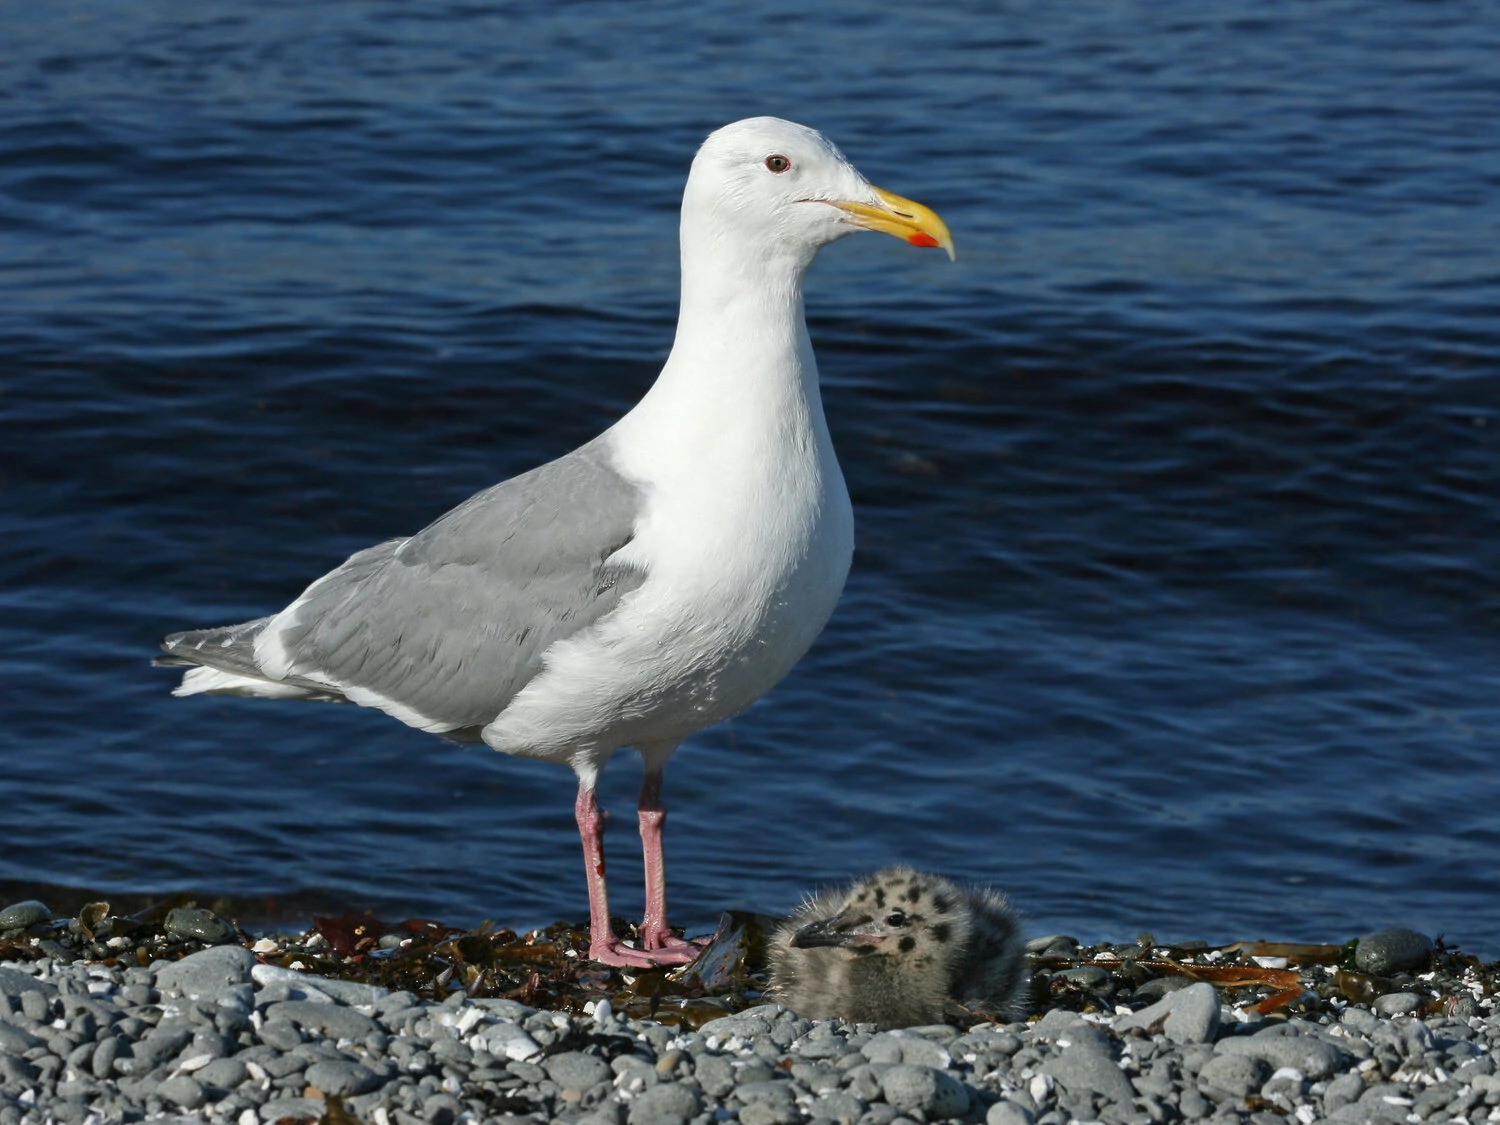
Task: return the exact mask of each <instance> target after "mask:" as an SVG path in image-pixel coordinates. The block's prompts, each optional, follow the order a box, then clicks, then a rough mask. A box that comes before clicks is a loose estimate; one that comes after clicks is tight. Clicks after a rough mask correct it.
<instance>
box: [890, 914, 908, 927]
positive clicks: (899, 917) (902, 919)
mask: <svg viewBox="0 0 1500 1125" xmlns="http://www.w3.org/2000/svg"><path fill="white" fill-rule="evenodd" d="M885 924H886V925H887V926H896V927H901V926H904V925H906V915H905V914H903V913H902V912H901V911H899V910H892V911H891V912H890V913H889V914H887V915H886V916H885Z"/></svg>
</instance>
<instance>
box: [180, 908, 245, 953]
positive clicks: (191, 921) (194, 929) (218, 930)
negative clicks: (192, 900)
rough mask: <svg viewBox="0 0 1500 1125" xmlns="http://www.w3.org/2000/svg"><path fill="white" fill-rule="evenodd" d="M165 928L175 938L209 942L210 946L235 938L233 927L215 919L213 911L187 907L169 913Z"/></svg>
mask: <svg viewBox="0 0 1500 1125" xmlns="http://www.w3.org/2000/svg"><path fill="white" fill-rule="evenodd" d="M165 928H166V931H167V933H169V934H171V935H172V936H173V937H175V938H182V939H183V940H186V941H202V942H207V943H208V944H209V945H217V944H218V943H219V942H222V941H228V940H229V939H230V938H232V937H234V929H233V927H231V926H230V925H229V923H228V922H224V921H222V920H220V919H219V918H217V917H215V915H214V913H213V911H211V910H195V909H192V908H190V907H185V906H179V907H178V908H177V909H176V910H172V911H169V912H168V914H167V921H166V927H165Z"/></svg>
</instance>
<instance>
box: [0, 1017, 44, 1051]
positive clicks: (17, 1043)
mask: <svg viewBox="0 0 1500 1125" xmlns="http://www.w3.org/2000/svg"><path fill="white" fill-rule="evenodd" d="M41 1045H42V1040H41V1037H40V1036H36V1035H33V1034H31V1032H29V1031H26V1030H24V1029H23V1028H19V1027H16V1026H15V1025H13V1024H10V1023H7V1022H5V1021H4V1020H0V1052H3V1053H4V1054H7V1055H22V1054H25V1053H26V1052H27V1051H29V1050H31V1049H32V1048H33V1047H40V1046H41Z"/></svg>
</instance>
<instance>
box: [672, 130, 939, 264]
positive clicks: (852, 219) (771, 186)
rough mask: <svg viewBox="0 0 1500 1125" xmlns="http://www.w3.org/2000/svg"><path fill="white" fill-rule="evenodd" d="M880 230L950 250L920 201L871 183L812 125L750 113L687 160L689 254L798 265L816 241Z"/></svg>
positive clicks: (684, 218) (808, 256)
mask: <svg viewBox="0 0 1500 1125" xmlns="http://www.w3.org/2000/svg"><path fill="white" fill-rule="evenodd" d="M856 230H878V231H884V232H885V233H887V234H893V235H896V236H897V237H899V238H903V239H905V240H906V241H908V242H911V243H913V244H914V245H917V246H941V247H943V248H944V249H945V250H947V251H948V255H949V257H952V256H953V239H952V236H951V235H949V233H948V228H947V226H945V225H944V223H943V221H942V220H941V219H939V218H938V217H937V215H935V214H934V213H933V212H932V211H930V210H928V209H927V208H926V207H923V206H922V205H921V204H920V203H914V202H912V201H911V200H909V199H903V198H902V197H901V196H899V195H894V194H892V193H891V192H887V191H882V190H881V189H880V188H877V187H873V186H872V185H871V184H870V183H869V181H867V180H866V179H865V178H864V177H863V176H861V175H860V174H859V172H858V171H856V170H855V168H854V166H853V165H852V164H850V163H849V161H847V160H846V159H844V155H843V153H841V152H839V150H838V149H837V148H835V147H834V145H833V144H832V143H831V142H830V141H829V140H828V139H827V138H826V137H824V136H823V134H821V133H819V132H818V131H817V130H815V129H809V128H807V126H805V125H797V124H794V123H793V122H791V121H783V120H781V119H780V118H778V117H751V118H747V119H746V120H744V121H736V122H735V123H734V124H732V125H726V126H724V127H723V128H722V129H719V130H717V131H716V132H714V133H712V134H711V135H710V136H709V138H708V139H707V140H706V141H704V142H703V146H702V147H701V148H700V149H699V150H698V155H697V156H696V157H695V158H694V160H693V168H692V171H691V173H690V174H689V175H688V182H687V189H686V190H685V192H684V193H683V200H682V242H683V255H684V262H685V263H686V261H687V259H688V256H689V254H690V253H701V252H707V253H709V254H716V255H717V254H723V255H725V256H727V257H731V258H733V257H739V256H752V255H753V256H754V257H756V258H760V259H781V260H786V259H790V261H791V263H792V264H793V266H794V268H796V269H798V271H799V272H800V269H805V268H806V266H807V264H808V263H809V262H811V261H812V259H813V256H814V255H815V254H816V253H817V251H818V248H819V247H821V246H823V245H825V244H826V243H829V242H832V241H834V240H835V239H838V238H842V237H843V236H844V235H846V234H852V233H853V232H854V231H856Z"/></svg>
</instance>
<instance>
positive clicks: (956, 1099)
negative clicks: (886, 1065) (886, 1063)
mask: <svg viewBox="0 0 1500 1125" xmlns="http://www.w3.org/2000/svg"><path fill="white" fill-rule="evenodd" d="M880 1089H881V1091H882V1092H883V1093H884V1094H885V1100H886V1102H887V1103H888V1104H890V1105H892V1106H894V1107H895V1108H896V1109H898V1110H910V1109H920V1110H921V1111H922V1112H923V1113H925V1114H926V1115H927V1116H928V1117H929V1118H933V1117H956V1116H957V1115H959V1114H960V1113H963V1112H964V1110H965V1109H967V1108H968V1105H969V1091H968V1089H967V1088H966V1087H965V1086H964V1085H963V1083H961V1082H959V1081H958V1080H957V1079H955V1078H953V1077H952V1076H951V1075H948V1074H945V1073H943V1072H942V1071H941V1070H933V1069H932V1067H930V1066H910V1065H907V1064H905V1063H903V1064H901V1065H898V1066H893V1067H891V1068H890V1069H889V1070H887V1071H886V1072H885V1073H884V1074H883V1075H881V1077H880Z"/></svg>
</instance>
